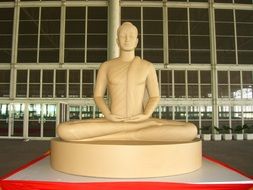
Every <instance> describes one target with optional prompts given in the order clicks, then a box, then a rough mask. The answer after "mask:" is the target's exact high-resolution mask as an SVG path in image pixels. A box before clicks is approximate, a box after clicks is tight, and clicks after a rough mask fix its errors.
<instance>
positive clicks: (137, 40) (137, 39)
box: [135, 38, 139, 47]
mask: <svg viewBox="0 0 253 190" xmlns="http://www.w3.org/2000/svg"><path fill="white" fill-rule="evenodd" d="M138 42H139V38H136V44H135V47H137V45H138Z"/></svg>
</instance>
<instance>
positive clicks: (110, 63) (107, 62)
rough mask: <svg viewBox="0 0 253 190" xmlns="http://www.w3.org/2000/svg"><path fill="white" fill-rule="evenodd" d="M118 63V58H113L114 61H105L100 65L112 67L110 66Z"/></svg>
mask: <svg viewBox="0 0 253 190" xmlns="http://www.w3.org/2000/svg"><path fill="white" fill-rule="evenodd" d="M118 61H119V58H118V57H117V58H114V59H110V60H107V61H105V62H104V63H102V64H106V65H112V64H115V63H117V62H118Z"/></svg>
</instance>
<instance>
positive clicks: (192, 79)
mask: <svg viewBox="0 0 253 190" xmlns="http://www.w3.org/2000/svg"><path fill="white" fill-rule="evenodd" d="M187 79H188V84H189V83H197V84H198V71H188V72H187Z"/></svg>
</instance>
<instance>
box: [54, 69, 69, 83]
mask: <svg viewBox="0 0 253 190" xmlns="http://www.w3.org/2000/svg"><path fill="white" fill-rule="evenodd" d="M66 82H67V72H66V70H57V71H56V83H66Z"/></svg>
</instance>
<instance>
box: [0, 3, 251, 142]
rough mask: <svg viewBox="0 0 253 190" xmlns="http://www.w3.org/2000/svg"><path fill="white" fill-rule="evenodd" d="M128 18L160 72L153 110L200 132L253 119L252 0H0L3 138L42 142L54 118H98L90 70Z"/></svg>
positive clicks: (110, 51) (113, 51)
mask: <svg viewBox="0 0 253 190" xmlns="http://www.w3.org/2000/svg"><path fill="white" fill-rule="evenodd" d="M125 21H130V22H132V23H133V24H135V25H136V26H137V28H138V30H139V44H138V47H137V50H136V54H137V55H138V56H140V57H142V58H144V59H146V60H149V61H151V62H152V63H153V64H154V66H155V68H156V71H157V77H158V80H159V87H160V93H161V101H160V103H159V106H158V107H157V109H156V110H155V112H154V113H153V117H157V118H163V119H175V120H181V121H189V122H193V123H194V124H196V126H198V129H199V133H215V132H216V131H215V130H214V127H219V128H222V127H224V126H226V127H231V128H233V129H237V128H240V127H241V126H243V125H245V124H247V125H248V126H253V2H252V0H174V1H172V0H153V1H151V0H136V1H134V0H121V1H120V0H109V1H99V0H86V1H85V0H82V1H78V0H77V1H72V0H62V1H53V0H40V1H39V0H34V1H30V0H15V1H14V0H12V1H11V0H9V1H8V0H1V1H0V138H31V139H47V138H51V137H54V136H55V135H56V134H55V129H56V126H57V124H58V123H59V122H62V121H66V120H73V119H87V118H97V117H102V116H103V115H102V114H101V112H100V111H99V110H98V108H97V107H96V106H95V103H94V101H93V99H92V95H93V88H94V85H95V83H96V74H97V70H98V68H99V65H100V64H101V63H102V62H104V61H106V60H107V59H110V58H114V57H116V56H117V55H118V47H117V45H116V42H115V40H116V31H117V28H118V26H119V25H120V23H122V22H125ZM105 98H107V97H105ZM230 132H231V131H230ZM244 132H247V131H246V130H245V131H244Z"/></svg>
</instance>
